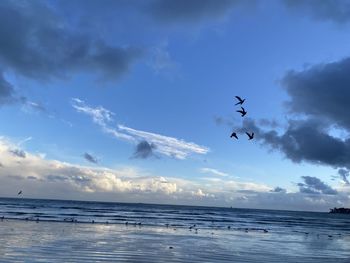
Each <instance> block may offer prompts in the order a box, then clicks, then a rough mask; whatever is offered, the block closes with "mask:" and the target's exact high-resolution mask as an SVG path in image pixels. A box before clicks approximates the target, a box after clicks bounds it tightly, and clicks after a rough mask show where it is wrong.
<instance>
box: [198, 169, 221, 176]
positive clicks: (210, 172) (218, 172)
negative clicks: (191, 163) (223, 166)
mask: <svg viewBox="0 0 350 263" xmlns="http://www.w3.org/2000/svg"><path fill="white" fill-rule="evenodd" d="M200 172H201V173H209V174H213V175H216V176H228V174H227V173H224V172H221V171H219V170H217V169H213V168H208V167H204V168H201V169H200Z"/></svg>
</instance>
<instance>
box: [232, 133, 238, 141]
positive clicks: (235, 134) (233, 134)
mask: <svg viewBox="0 0 350 263" xmlns="http://www.w3.org/2000/svg"><path fill="white" fill-rule="evenodd" d="M232 137H235V138H236V139H237V140H238V136H237V133H235V132H233V133H232V134H231V136H230V138H232Z"/></svg>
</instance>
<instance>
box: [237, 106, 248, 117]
mask: <svg viewBox="0 0 350 263" xmlns="http://www.w3.org/2000/svg"><path fill="white" fill-rule="evenodd" d="M236 112H239V113H240V114H241V117H244V116H245V115H246V114H247V111H246V110H245V109H244V108H243V107H241V109H240V110H236Z"/></svg>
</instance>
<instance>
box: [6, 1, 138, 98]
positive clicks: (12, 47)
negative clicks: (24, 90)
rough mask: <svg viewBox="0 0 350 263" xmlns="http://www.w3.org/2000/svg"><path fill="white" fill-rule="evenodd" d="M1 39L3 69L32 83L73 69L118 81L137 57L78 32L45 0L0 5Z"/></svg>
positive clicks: (128, 50)
mask: <svg viewBox="0 0 350 263" xmlns="http://www.w3.org/2000/svg"><path fill="white" fill-rule="evenodd" d="M0 36H1V37H0V65H1V66H2V67H3V69H4V70H6V69H12V70H14V71H16V72H17V73H19V74H22V75H24V76H26V77H31V78H35V79H50V78H52V77H65V76H67V75H69V74H70V73H71V72H72V71H89V72H92V73H94V72H98V73H100V75H101V76H102V77H103V78H108V79H110V78H118V77H120V76H121V75H122V74H123V73H125V72H127V71H128V69H129V67H130V66H131V64H132V63H133V62H134V61H135V60H136V59H137V58H138V57H139V56H140V55H141V54H142V52H141V50H140V49H137V48H130V47H115V46H110V45H108V44H106V43H104V42H103V41H102V40H98V39H96V37H91V36H89V35H82V34H80V33H79V31H77V30H74V29H72V28H71V27H70V26H69V25H68V24H67V23H66V21H64V19H62V18H61V17H59V16H58V15H57V14H56V13H55V12H54V10H53V8H51V7H49V6H48V4H47V2H44V1H28V2H27V1H21V2H18V1H1V2H0ZM7 92H9V91H7Z"/></svg>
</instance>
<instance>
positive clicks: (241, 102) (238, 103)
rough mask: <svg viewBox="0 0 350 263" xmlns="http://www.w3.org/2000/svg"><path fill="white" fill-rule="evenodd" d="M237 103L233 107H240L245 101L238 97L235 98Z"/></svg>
mask: <svg viewBox="0 0 350 263" xmlns="http://www.w3.org/2000/svg"><path fill="white" fill-rule="evenodd" d="M235 97H236V99H237V100H238V102H237V103H236V104H235V105H242V104H243V103H244V102H245V99H242V98H241V97H240V96H235Z"/></svg>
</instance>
